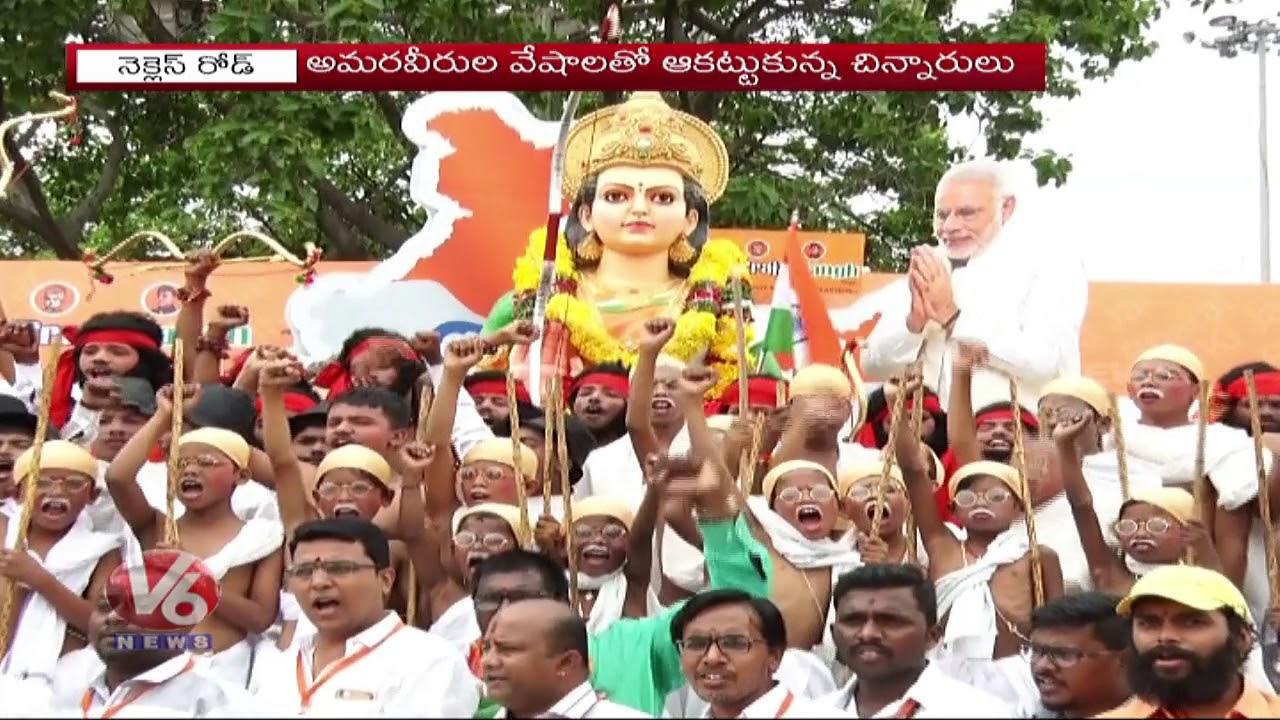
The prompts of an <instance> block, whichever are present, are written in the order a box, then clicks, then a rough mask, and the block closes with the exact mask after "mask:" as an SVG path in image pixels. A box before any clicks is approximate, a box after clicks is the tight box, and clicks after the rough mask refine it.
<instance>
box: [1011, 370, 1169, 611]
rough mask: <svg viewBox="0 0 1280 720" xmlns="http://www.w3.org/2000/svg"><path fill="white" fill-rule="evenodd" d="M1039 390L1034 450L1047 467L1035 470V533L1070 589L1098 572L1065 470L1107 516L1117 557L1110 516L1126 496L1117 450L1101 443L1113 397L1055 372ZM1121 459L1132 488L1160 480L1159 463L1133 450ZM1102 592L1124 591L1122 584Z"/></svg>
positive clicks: (1105, 529) (1109, 542)
mask: <svg viewBox="0 0 1280 720" xmlns="http://www.w3.org/2000/svg"><path fill="white" fill-rule="evenodd" d="M1043 392H1044V394H1043V395H1042V396H1041V398H1040V404H1039V407H1038V410H1039V415H1040V427H1041V429H1042V431H1043V432H1044V433H1045V434H1046V436H1045V437H1043V438H1041V439H1040V440H1039V442H1040V443H1041V445H1040V447H1038V448H1037V451H1038V453H1039V459H1040V460H1041V461H1043V463H1044V464H1045V465H1046V466H1047V467H1046V468H1045V469H1042V470H1040V471H1038V472H1036V473H1035V475H1036V476H1037V478H1038V481H1037V482H1036V483H1035V484H1036V495H1037V502H1036V537H1037V540H1038V541H1039V542H1040V543H1041V544H1043V545H1047V546H1049V547H1051V548H1053V549H1054V552H1056V553H1058V560H1059V562H1060V563H1061V564H1062V581H1063V585H1064V587H1065V588H1066V589H1067V590H1068V591H1069V592H1075V591H1083V590H1091V589H1093V588H1094V584H1095V581H1096V575H1094V574H1092V573H1091V567H1090V561H1089V557H1088V553H1087V552H1086V550H1087V548H1086V547H1085V546H1084V544H1083V539H1082V533H1081V532H1080V531H1079V530H1078V529H1077V526H1078V518H1077V517H1076V515H1075V514H1074V512H1075V511H1073V509H1072V502H1071V501H1070V496H1069V494H1068V493H1067V492H1065V491H1064V486H1065V485H1066V483H1067V479H1066V476H1067V473H1068V472H1069V471H1070V472H1075V473H1078V474H1079V476H1080V477H1082V478H1083V482H1084V483H1085V487H1086V489H1087V491H1088V493H1089V496H1090V497H1091V498H1092V500H1091V505H1090V506H1091V508H1092V509H1093V511H1094V512H1095V513H1096V514H1097V517H1099V518H1106V519H1107V520H1106V521H1105V522H1104V523H1103V524H1102V525H1101V531H1102V538H1103V541H1104V542H1105V544H1106V547H1107V548H1108V552H1109V553H1110V556H1111V557H1115V550H1116V549H1117V548H1118V547H1119V546H1120V541H1119V540H1117V539H1116V536H1115V534H1114V533H1113V532H1112V520H1113V519H1114V518H1115V517H1116V515H1117V514H1118V513H1119V511H1120V506H1121V505H1122V504H1123V503H1124V501H1125V498H1124V490H1123V488H1122V487H1121V485H1120V458H1119V455H1118V453H1116V452H1115V451H1114V450H1110V451H1108V450H1106V449H1105V446H1104V438H1105V437H1106V435H1107V433H1108V432H1110V430H1111V421H1110V417H1109V411H1110V409H1111V398H1110V395H1109V394H1108V393H1107V390H1106V388H1104V387H1102V385H1101V384H1100V383H1098V382H1097V381H1095V380H1093V379H1092V378H1087V377H1075V376H1072V377H1061V378H1056V379H1054V380H1051V381H1050V382H1049V383H1047V384H1046V385H1045V386H1044V391H1043ZM1072 420H1079V423H1080V424H1078V425H1077V426H1074V427H1072V428H1071V430H1070V435H1069V436H1065V437H1063V438H1062V442H1060V443H1059V442H1054V443H1052V447H1050V444H1051V437H1052V436H1053V434H1054V433H1059V434H1061V433H1062V432H1064V431H1065V430H1064V428H1063V423H1064V422H1067V421H1072ZM1064 443H1065V444H1064ZM1064 453H1065V454H1064ZM1055 461H1056V462H1055ZM1125 464H1126V469H1127V471H1128V480H1129V489H1130V491H1132V492H1137V491H1140V490H1148V489H1152V488H1158V487H1160V486H1161V480H1160V475H1159V468H1158V467H1156V466H1154V465H1152V464H1150V463H1147V462H1145V461H1143V460H1141V459H1140V458H1137V457H1134V456H1133V455H1132V454H1129V455H1128V456H1127V457H1126V458H1125ZM1073 479H1074V477H1073ZM1106 592H1114V593H1115V594H1117V595H1121V596H1123V595H1124V592H1125V590H1110V589H1109V590H1106Z"/></svg>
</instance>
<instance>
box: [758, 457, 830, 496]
mask: <svg viewBox="0 0 1280 720" xmlns="http://www.w3.org/2000/svg"><path fill="white" fill-rule="evenodd" d="M797 470H813V471H814V472H819V473H822V476H823V477H825V478H826V479H827V482H829V483H831V489H832V490H835V489H836V479H835V476H833V475H832V474H831V471H830V470H828V469H827V468H826V466H824V465H820V464H818V463H816V462H813V461H812V460H788V461H786V462H781V463H778V464H777V465H776V466H774V468H773V469H772V470H770V471H769V473H768V474H767V475H765V476H764V480H763V481H762V482H761V483H760V487H761V492H762V494H763V495H764V498H765V499H766V500H773V488H774V487H776V486H777V484H778V481H779V480H781V479H782V476H783V475H786V474H787V473H792V472H796V471H797Z"/></svg>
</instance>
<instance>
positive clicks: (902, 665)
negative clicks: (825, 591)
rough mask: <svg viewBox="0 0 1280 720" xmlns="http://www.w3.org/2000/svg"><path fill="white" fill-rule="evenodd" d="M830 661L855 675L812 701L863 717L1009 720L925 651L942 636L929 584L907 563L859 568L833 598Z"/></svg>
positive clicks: (1003, 707) (1005, 711)
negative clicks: (834, 654)
mask: <svg viewBox="0 0 1280 720" xmlns="http://www.w3.org/2000/svg"><path fill="white" fill-rule="evenodd" d="M833 599H834V604H835V610H836V613H835V622H833V623H832V625H831V634H832V638H833V639H834V640H835V644H836V652H837V657H838V658H839V659H840V661H841V662H842V663H844V665H846V666H847V667H848V668H849V669H850V670H852V671H853V672H854V677H853V679H851V680H850V681H849V682H848V684H846V685H845V686H844V687H843V688H841V689H839V690H837V691H836V692H834V693H832V694H830V695H827V696H825V697H822V698H819V699H818V700H817V701H816V702H818V703H820V704H823V705H828V706H830V707H832V708H836V709H838V710H843V711H846V712H848V713H851V714H852V715H853V716H854V717H864V718H948V717H950V718H1001V717H1004V718H1010V717H1013V716H1014V712H1013V709H1012V708H1010V707H1009V706H1008V705H1007V704H1005V703H1004V702H1003V701H1002V700H1000V699H999V698H997V697H995V696H993V695H990V694H988V693H986V692H983V691H982V690H979V689H978V688H975V687H973V686H971V685H967V684H965V683H962V682H960V681H959V680H955V679H952V678H951V677H949V676H948V675H946V674H944V673H943V671H942V670H941V669H940V668H938V667H937V666H936V665H933V664H931V663H929V661H928V660H927V659H926V657H925V655H926V653H927V652H928V651H929V650H930V649H932V648H933V646H934V644H935V643H937V641H938V639H939V638H940V637H941V636H942V628H941V627H939V625H938V598H937V594H936V592H935V590H934V586H933V583H931V582H929V579H928V578H927V577H925V574H924V572H923V571H921V570H920V568H918V567H916V566H914V565H898V564H874V565H863V566H861V567H859V568H857V569H856V570H853V571H851V572H848V573H845V574H844V575H842V576H841V577H840V580H839V582H838V583H837V584H836V589H835V593H834V597H833Z"/></svg>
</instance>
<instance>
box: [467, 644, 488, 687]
mask: <svg viewBox="0 0 1280 720" xmlns="http://www.w3.org/2000/svg"><path fill="white" fill-rule="evenodd" d="M483 663H484V641H483V640H477V641H475V642H473V643H471V652H470V653H468V655H467V666H468V667H470V668H471V674H472V675H475V676H476V677H478V678H483V677H484V665H483Z"/></svg>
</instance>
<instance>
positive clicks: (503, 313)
mask: <svg viewBox="0 0 1280 720" xmlns="http://www.w3.org/2000/svg"><path fill="white" fill-rule="evenodd" d="M514 296H515V291H514V290H513V291H511V292H508V293H507V294H505V295H503V296H502V297H500V298H498V301H497V302H495V303H494V304H493V307H492V308H490V310H489V317H487V318H485V321H484V327H483V328H482V329H481V331H480V332H482V333H483V334H486V335H488V334H489V333H495V332H497V331H499V330H501V329H502V328H504V327H506V326H508V325H510V324H511V322H512V321H513V320H515V317H516V316H515V306H514V305H512V303H511V300H512V298H513V297H514ZM763 374H764V375H768V376H769V377H773V378H777V379H779V380H782V379H784V376H783V374H782V366H781V365H779V364H778V359H777V357H775V356H774V354H773V353H771V352H766V353H765V356H764V367H763Z"/></svg>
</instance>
